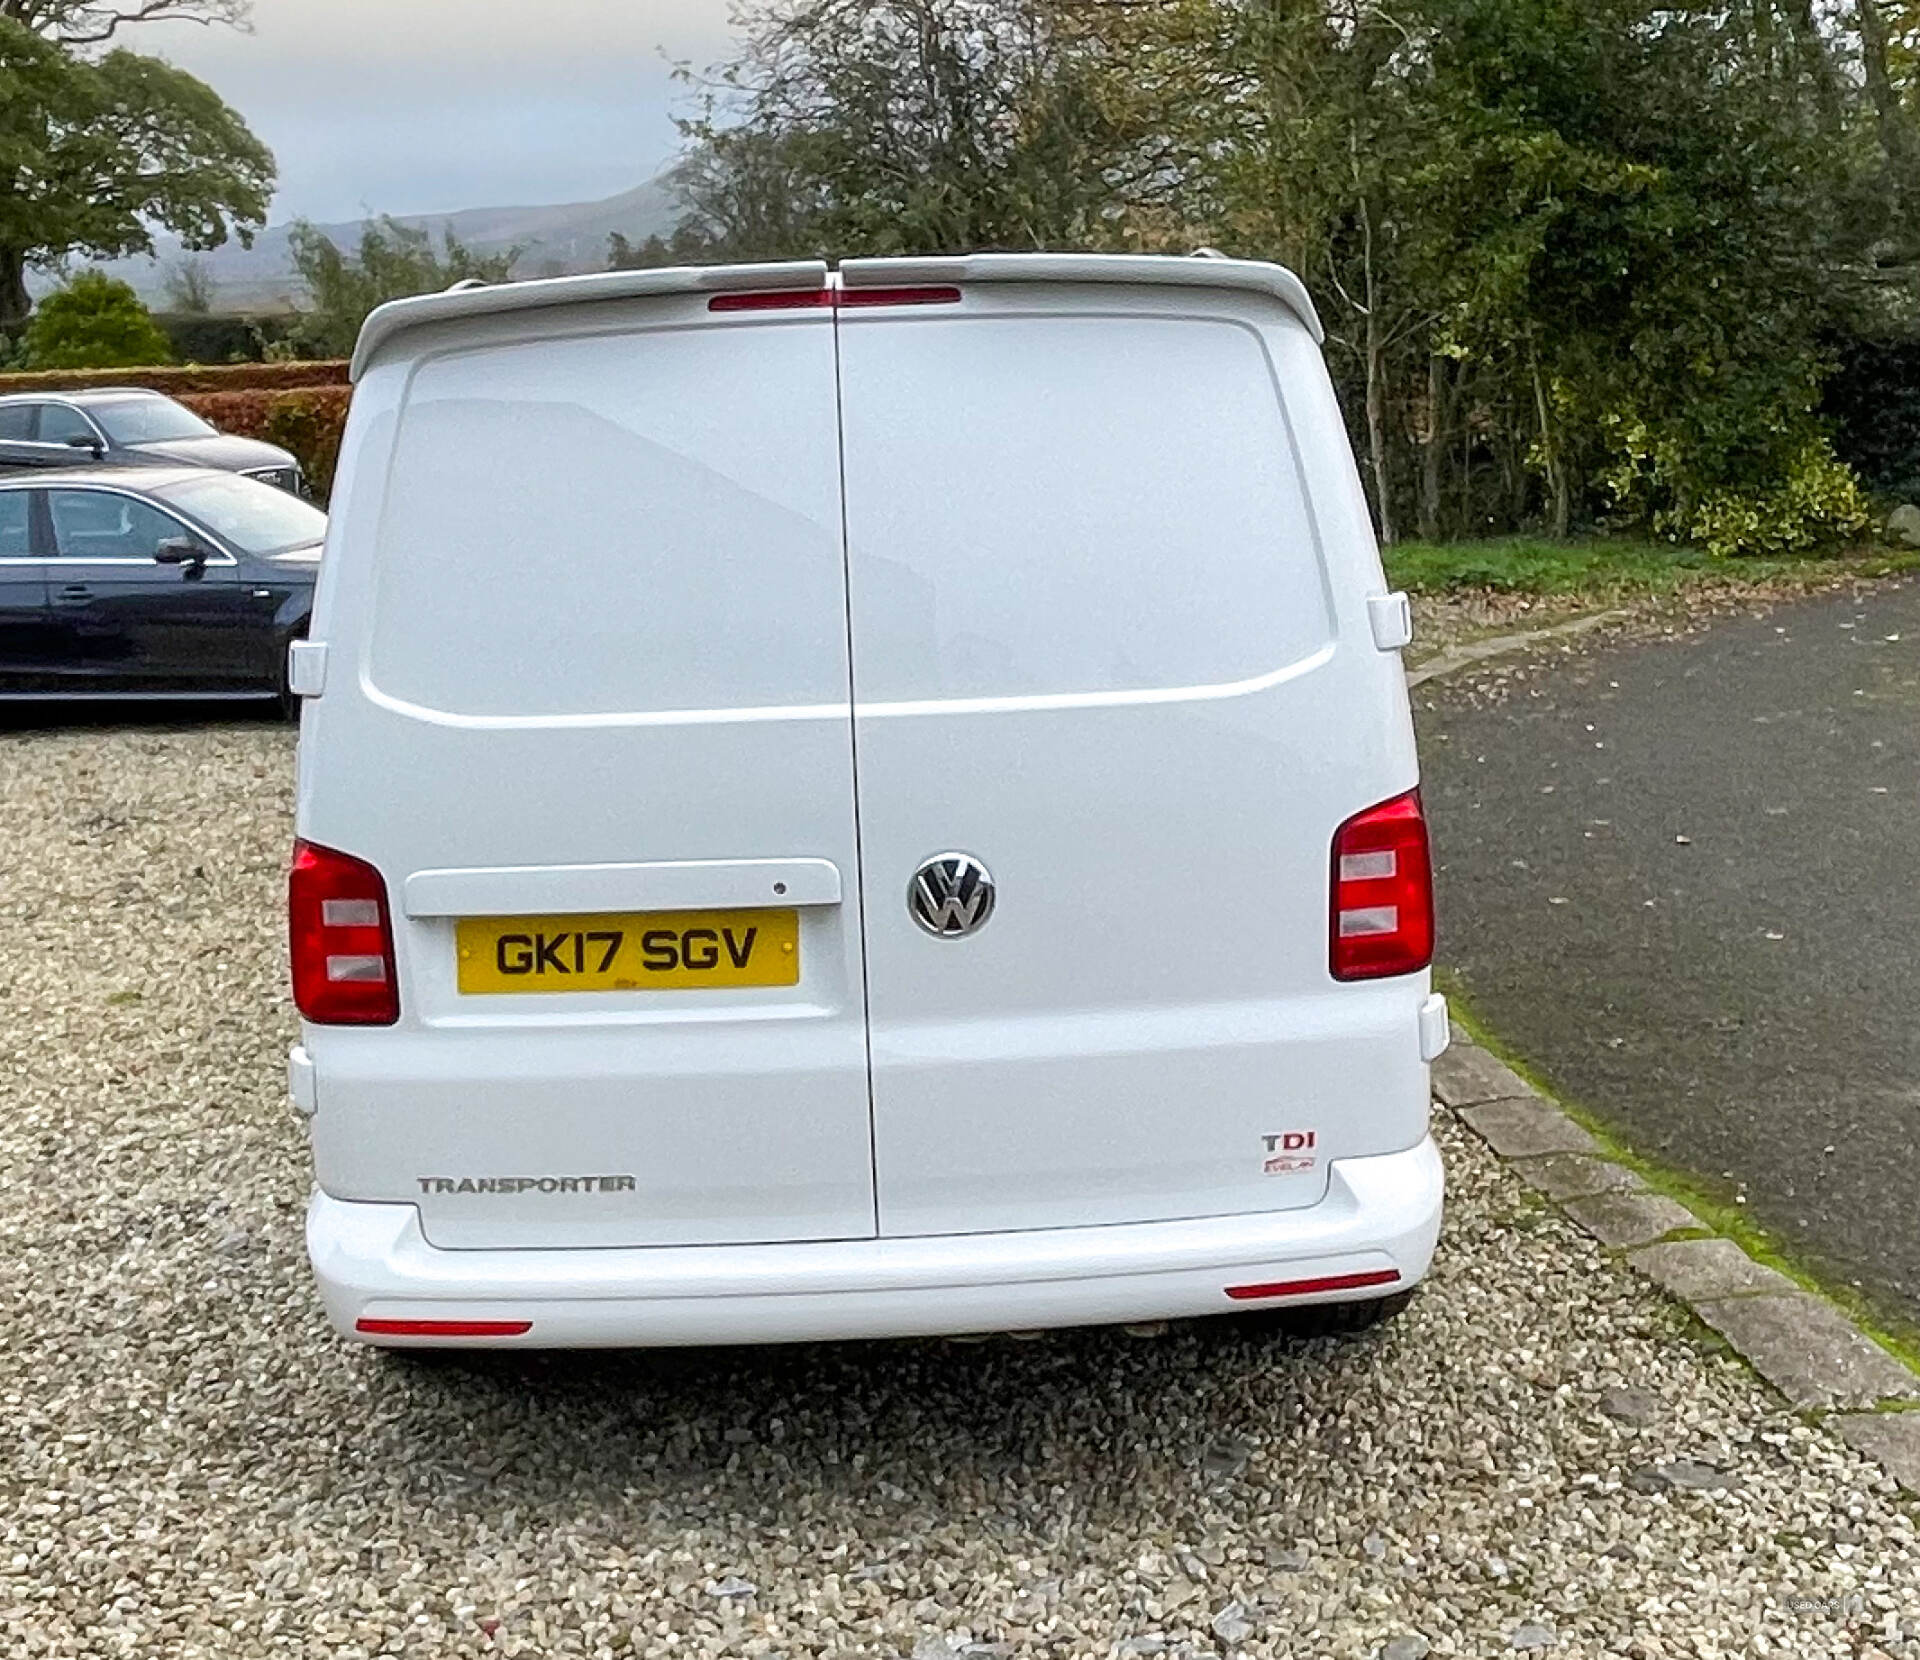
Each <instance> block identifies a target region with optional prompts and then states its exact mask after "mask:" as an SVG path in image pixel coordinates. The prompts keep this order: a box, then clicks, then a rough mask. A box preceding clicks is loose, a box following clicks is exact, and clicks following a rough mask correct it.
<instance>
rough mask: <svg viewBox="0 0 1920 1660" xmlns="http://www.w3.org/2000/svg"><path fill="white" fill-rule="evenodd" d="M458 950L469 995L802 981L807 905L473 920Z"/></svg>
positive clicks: (458, 939)
mask: <svg viewBox="0 0 1920 1660" xmlns="http://www.w3.org/2000/svg"><path fill="white" fill-rule="evenodd" d="M455 946H456V949H457V951H458V953H459V961H460V989H461V991H463V992H466V993H468V994H473V993H484V992H503V991H506V992H522V993H525V992H535V991H685V990H688V989H690V988H693V987H696V986H716V987H724V986H793V985H798V984H799V983H800V913H799V912H798V911H635V912H628V913H624V914H620V915H615V916H488V917H468V918H466V919H465V920H463V921H462V922H461V923H460V924H459V926H458V927H457V928H456V930H455Z"/></svg>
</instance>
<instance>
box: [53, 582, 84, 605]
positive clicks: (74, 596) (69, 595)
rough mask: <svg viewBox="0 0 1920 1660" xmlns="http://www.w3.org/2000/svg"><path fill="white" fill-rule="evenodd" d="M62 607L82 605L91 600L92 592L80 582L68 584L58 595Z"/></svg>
mask: <svg viewBox="0 0 1920 1660" xmlns="http://www.w3.org/2000/svg"><path fill="white" fill-rule="evenodd" d="M57 597H58V599H59V601H60V603H61V604H62V605H84V604H86V602H87V601H88V600H90V599H92V598H93V590H92V589H91V588H89V587H87V586H86V584H85V583H81V582H69V583H68V584H67V585H66V587H64V588H62V589H61V590H60V592H59V594H58V596H57Z"/></svg>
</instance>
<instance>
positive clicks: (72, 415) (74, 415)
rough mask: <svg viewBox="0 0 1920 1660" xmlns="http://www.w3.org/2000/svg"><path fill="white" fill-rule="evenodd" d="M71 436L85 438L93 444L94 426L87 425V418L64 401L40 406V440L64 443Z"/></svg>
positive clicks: (50, 442) (48, 442) (42, 441)
mask: <svg viewBox="0 0 1920 1660" xmlns="http://www.w3.org/2000/svg"><path fill="white" fill-rule="evenodd" d="M69 438H84V439H86V441H87V442H88V443H89V444H91V443H92V442H93V441H94V431H93V428H92V427H90V426H89V425H87V422H86V418H85V417H84V416H83V415H81V414H80V412H79V411H78V410H75V409H69V408H68V407H67V406H66V405H65V404H63V403H43V404H42V405H41V406H40V442H41V443H43V444H64V443H66V441H67V440H68V439H69Z"/></svg>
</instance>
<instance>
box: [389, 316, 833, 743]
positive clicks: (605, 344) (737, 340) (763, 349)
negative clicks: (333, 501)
mask: <svg viewBox="0 0 1920 1660" xmlns="http://www.w3.org/2000/svg"><path fill="white" fill-rule="evenodd" d="M385 482H386V489H385V494H384V506H383V507H382V508H381V509H380V511H379V516H378V518H377V520H375V519H374V518H373V517H372V516H371V515H369V516H368V518H367V519H366V521H365V522H367V523H368V524H370V525H371V524H373V523H376V522H377V525H378V530H377V536H378V543H377V550H376V551H374V552H373V560H372V562H373V564H374V566H375V568H376V572H377V575H376V579H375V580H376V582H377V584H378V587H377V593H376V598H375V602H374V638H373V652H372V668H371V678H372V680H373V682H374V684H375V685H377V686H379V687H380V688H381V689H382V690H383V691H385V692H388V693H390V694H392V695H393V696H396V697H399V698H402V699H404V700H406V701H408V702H411V703H415V704H420V705H423V706H425V707H428V708H433V709H445V710H457V711H459V712H461V713H464V714H476V715H486V714H512V715H559V714H566V715H571V714H589V713H603V712H624V711H641V710H645V711H654V710H662V711H664V710H677V709H733V708H761V707H768V708H772V707H778V708H790V707H793V706H796V705H808V706H812V705H820V704H833V703H840V704H844V703H845V701H846V696H847V669H846V643H845V642H846V596H845V590H844V586H843V582H842V568H843V567H842V559H841V554H840V504H839V499H838V498H839V492H838V482H839V481H838V471H837V456H836V455H835V451H834V424H833V335H832V331H831V330H830V329H824V328H817V327H814V326H813V325H811V324H808V323H802V324H800V325H797V326H796V325H793V324H791V323H790V322H789V323H781V324H771V325H768V326H765V327H753V326H748V327H745V328H722V329H709V328H696V329H687V330H684V331H681V330H673V329H668V330H664V331H661V332H659V333H651V334H636V335H631V336H627V337H623V338H617V339H614V338H594V339H580V340H535V341H530V342H527V343H524V344H514V345H510V346H500V347H497V348H494V349H491V350H486V351H479V352H472V353H464V354H447V355H436V356H429V357H427V358H425V359H424V360H423V361H422V362H421V363H420V364H419V365H418V367H417V368H416V369H415V371H414V374H413V379H412V383H411V391H410V392H409V395H408V399H407V404H406V407H405V410H404V412H403V414H402V416H401V420H400V428H399V434H398V437H397V439H396V441H395V447H394V452H393V461H392V470H391V472H390V474H389V476H388V478H387V480H386V481H385ZM375 488H376V489H377V488H378V486H375Z"/></svg>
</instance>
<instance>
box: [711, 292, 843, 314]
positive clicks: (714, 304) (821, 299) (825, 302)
mask: <svg viewBox="0 0 1920 1660" xmlns="http://www.w3.org/2000/svg"><path fill="white" fill-rule="evenodd" d="M832 304H833V290H832V289H830V288H770V289H768V290H766V291H765V292H764V293H760V294H716V295H714V297H713V298H712V299H710V300H709V301H707V310H709V311H806V310H809V309H812V308H814V307H817V306H830V305H832Z"/></svg>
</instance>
